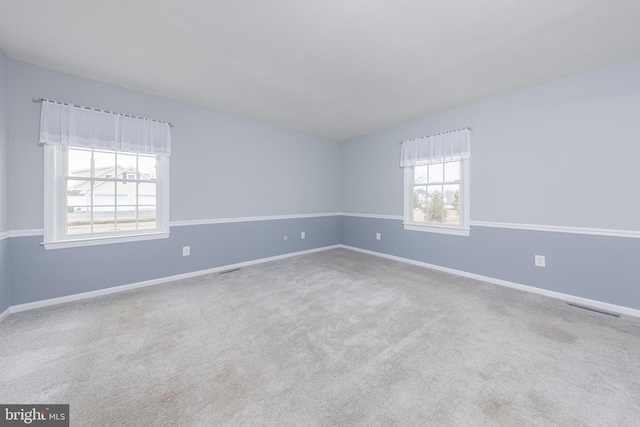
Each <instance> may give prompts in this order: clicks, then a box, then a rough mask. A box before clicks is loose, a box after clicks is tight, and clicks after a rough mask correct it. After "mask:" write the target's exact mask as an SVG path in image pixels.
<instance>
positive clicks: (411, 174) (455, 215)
mask: <svg viewBox="0 0 640 427" xmlns="http://www.w3.org/2000/svg"><path fill="white" fill-rule="evenodd" d="M468 164H469V162H468V161H465V162H463V161H462V160H458V161H453V162H442V163H433V164H429V165H419V166H414V167H407V168H405V181H406V184H405V188H406V192H407V194H406V196H405V197H406V202H407V206H406V207H405V229H411V230H419V231H435V232H445V233H451V234H468V232H466V233H465V231H468V227H467V226H466V225H467V223H468V221H466V220H465V219H466V215H465V214H466V212H467V210H468V209H467V206H468V202H467V203H465V200H466V197H465V196H466V195H467V191H466V186H465V185H464V184H465V183H466V179H464V178H465V177H466V176H467V175H468V174H467V170H468Z"/></svg>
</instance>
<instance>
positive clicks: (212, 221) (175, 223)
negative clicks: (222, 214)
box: [169, 212, 340, 227]
mask: <svg viewBox="0 0 640 427" xmlns="http://www.w3.org/2000/svg"><path fill="white" fill-rule="evenodd" d="M326 216H340V213H339V212H328V213H317V214H299V215H275V216H251V217H240V218H219V219H196V220H192V221H171V222H170V223H169V226H171V227H181V226H185V225H206V224H225V223H228V222H251V221H273V220H278V219H299V218H320V217H326Z"/></svg>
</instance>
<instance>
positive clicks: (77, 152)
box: [66, 148, 91, 177]
mask: <svg viewBox="0 0 640 427" xmlns="http://www.w3.org/2000/svg"><path fill="white" fill-rule="evenodd" d="M68 153H69V156H68V162H67V171H66V174H67V176H85V177H90V176H91V150H81V149H78V148H69V149H68Z"/></svg>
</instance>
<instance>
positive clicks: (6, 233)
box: [0, 231, 11, 241]
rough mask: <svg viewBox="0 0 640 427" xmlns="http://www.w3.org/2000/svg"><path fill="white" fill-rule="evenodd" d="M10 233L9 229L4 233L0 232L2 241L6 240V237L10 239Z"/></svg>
mask: <svg viewBox="0 0 640 427" xmlns="http://www.w3.org/2000/svg"><path fill="white" fill-rule="evenodd" d="M9 234H11V233H10V232H8V231H4V232H2V233H0V241H2V240H4V239H8V238H9Z"/></svg>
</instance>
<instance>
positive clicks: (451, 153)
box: [400, 129, 471, 168]
mask: <svg viewBox="0 0 640 427" xmlns="http://www.w3.org/2000/svg"><path fill="white" fill-rule="evenodd" d="M470 158H471V131H470V130H469V129H460V130H457V131H452V132H445V133H441V134H438V135H432V136H425V137H423V138H415V139H408V140H406V141H402V142H401V153H400V167H401V168H405V167H413V166H418V165H428V164H434V163H443V162H452V161H456V160H469V159H470Z"/></svg>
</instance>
